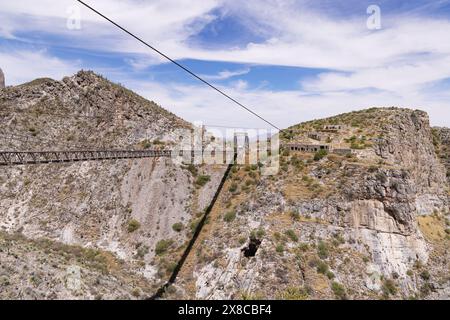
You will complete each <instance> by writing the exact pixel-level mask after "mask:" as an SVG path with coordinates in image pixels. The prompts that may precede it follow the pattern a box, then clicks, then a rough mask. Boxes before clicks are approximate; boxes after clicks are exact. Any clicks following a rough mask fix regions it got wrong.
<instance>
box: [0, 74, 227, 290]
mask: <svg viewBox="0 0 450 320" xmlns="http://www.w3.org/2000/svg"><path fill="white" fill-rule="evenodd" d="M0 120H1V124H2V125H1V127H0V131H1V132H0V149H1V150H55V149H62V150H67V149H80V148H82V149H98V148H112V149H122V148H133V149H139V148H150V147H151V148H168V147H170V145H171V144H172V143H173V142H174V141H175V139H178V137H176V136H175V131H176V129H178V128H190V124H189V123H187V122H185V121H183V120H182V119H180V118H178V117H176V116H175V115H173V114H171V113H170V112H168V111H166V110H164V109H162V108H161V107H159V106H158V105H156V104H155V103H153V102H150V101H147V100H145V99H144V98H142V97H140V96H138V95H136V94H134V93H133V92H131V91H129V90H127V89H125V88H124V87H122V86H120V85H117V84H114V83H111V82H109V81H108V80H106V79H104V78H103V77H101V76H98V75H96V74H94V73H92V72H84V71H82V72H79V73H77V74H76V75H74V76H72V77H67V78H64V79H63V80H62V81H54V80H51V79H38V80H35V81H32V82H30V83H27V84H23V85H20V86H15V87H7V88H5V89H2V90H0ZM223 171H224V169H223V168H221V167H217V168H216V167H200V166H197V167H195V166H185V165H181V166H180V165H175V164H174V163H172V161H171V160H170V159H137V160H114V161H92V162H83V163H71V164H49V165H29V166H16V167H2V168H1V169H0V242H1V243H2V244H1V246H0V261H2V263H1V264H0V298H30V299H33V298H52V299H59V298H71V299H93V298H108V299H115V298H127V299H129V298H142V297H147V296H150V295H152V294H154V293H155V291H156V289H157V288H158V287H159V286H160V285H161V284H162V283H164V282H165V281H166V279H167V277H168V276H169V275H170V272H171V271H172V269H173V268H174V265H175V263H176V261H177V260H178V257H179V255H180V254H181V253H182V251H183V249H184V246H185V243H186V241H187V240H189V239H190V237H191V233H192V229H193V226H195V224H196V222H197V220H198V216H199V215H201V214H202V212H203V210H204V208H205V207H206V206H207V205H208V204H209V201H210V199H211V197H212V195H213V193H214V190H215V188H216V185H217V184H218V182H219V181H220V179H221V177H222V172H223ZM77 268H78V269H77ZM73 270H78V271H76V272H78V273H79V274H80V276H79V277H78V278H80V279H81V280H80V281H81V282H79V283H78V285H73V282H74V281H75V280H76V279H75V280H73V279H72V278H73V275H72V271H73ZM76 272H75V273H76ZM75 276H76V275H75ZM70 279H72V280H70ZM71 283H72V285H71ZM75 283H76V281H75Z"/></svg>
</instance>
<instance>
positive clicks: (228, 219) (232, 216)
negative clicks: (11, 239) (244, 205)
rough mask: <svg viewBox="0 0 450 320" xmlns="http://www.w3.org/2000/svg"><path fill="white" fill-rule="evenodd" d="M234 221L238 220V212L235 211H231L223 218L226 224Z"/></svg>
mask: <svg viewBox="0 0 450 320" xmlns="http://www.w3.org/2000/svg"><path fill="white" fill-rule="evenodd" d="M234 219H236V212H234V211H229V212H227V213H225V215H224V216H223V220H224V221H225V222H232V221H233V220H234Z"/></svg>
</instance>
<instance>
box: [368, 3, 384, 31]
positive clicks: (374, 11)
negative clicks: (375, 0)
mask: <svg viewBox="0 0 450 320" xmlns="http://www.w3.org/2000/svg"><path fill="white" fill-rule="evenodd" d="M367 14H368V15H369V17H368V18H367V22H366V25H367V29H369V30H380V29H381V8H380V7H379V6H377V5H375V4H372V5H370V6H368V7H367Z"/></svg>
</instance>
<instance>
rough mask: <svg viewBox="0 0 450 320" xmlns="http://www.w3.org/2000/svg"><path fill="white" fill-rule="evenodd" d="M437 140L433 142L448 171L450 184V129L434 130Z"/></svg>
mask: <svg viewBox="0 0 450 320" xmlns="http://www.w3.org/2000/svg"><path fill="white" fill-rule="evenodd" d="M433 134H434V138H435V140H434V141H433V142H434V144H435V147H436V148H437V151H438V154H439V157H440V159H441V161H442V163H443V164H444V166H445V169H446V175H447V181H448V182H449V184H450V129H449V128H433Z"/></svg>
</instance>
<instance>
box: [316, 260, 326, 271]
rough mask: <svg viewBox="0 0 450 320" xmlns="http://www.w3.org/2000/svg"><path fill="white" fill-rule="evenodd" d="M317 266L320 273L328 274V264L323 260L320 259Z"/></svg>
mask: <svg viewBox="0 0 450 320" xmlns="http://www.w3.org/2000/svg"><path fill="white" fill-rule="evenodd" d="M316 268H317V272H318V273H321V274H326V273H327V272H328V265H327V264H326V263H325V262H323V261H318V262H317V267H316Z"/></svg>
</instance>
